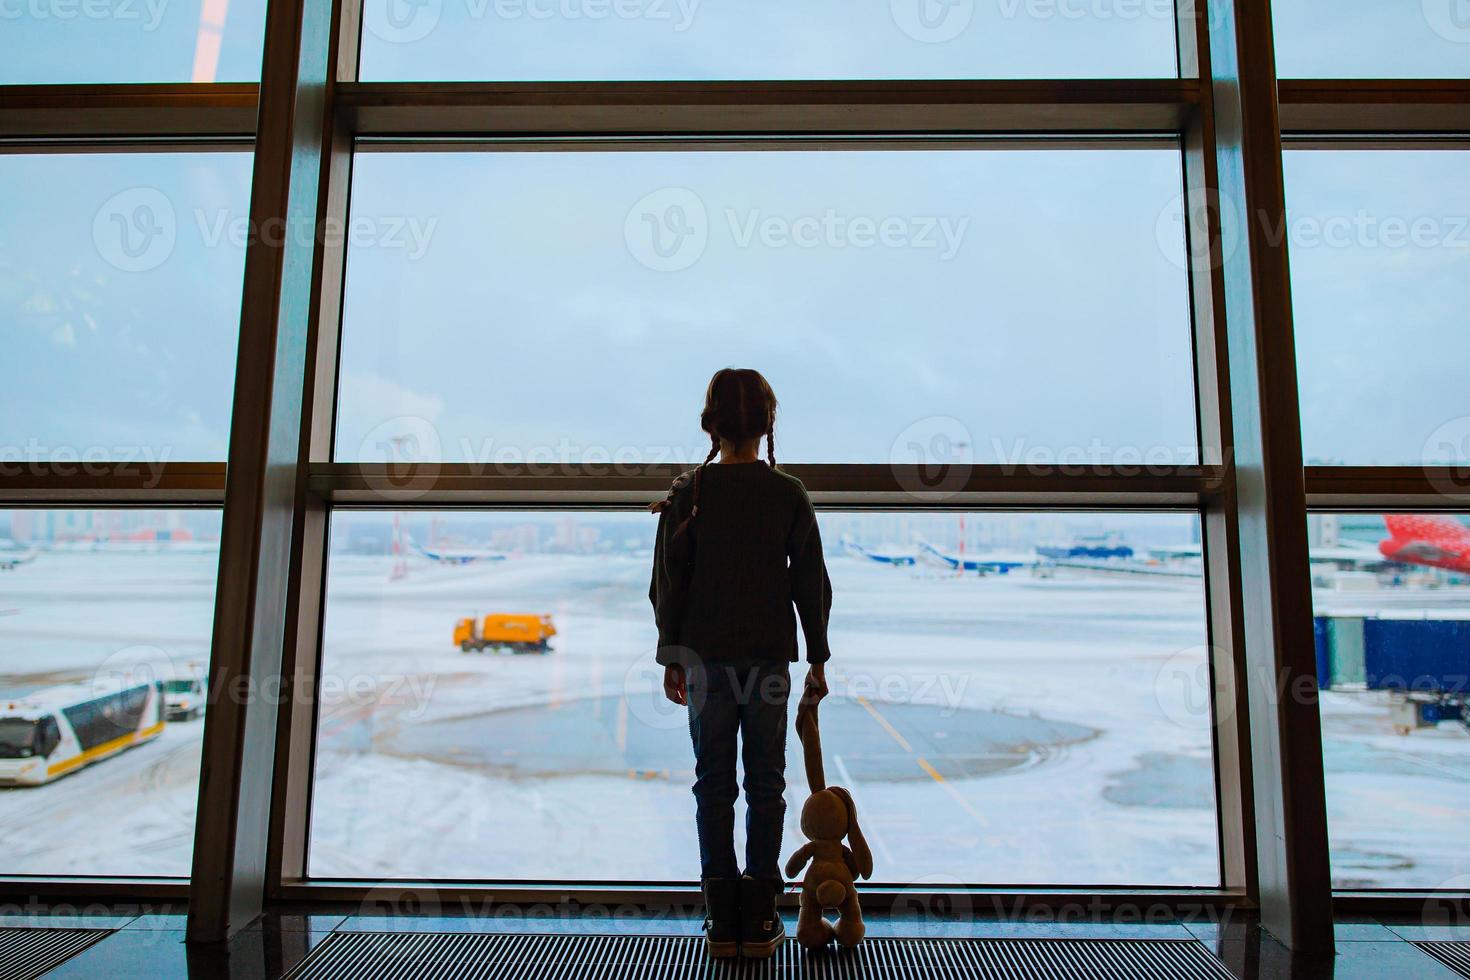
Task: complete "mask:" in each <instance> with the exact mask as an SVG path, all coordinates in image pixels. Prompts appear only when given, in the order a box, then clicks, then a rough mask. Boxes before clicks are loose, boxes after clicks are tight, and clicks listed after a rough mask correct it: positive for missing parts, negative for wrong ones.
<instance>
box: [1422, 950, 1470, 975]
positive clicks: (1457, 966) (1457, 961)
mask: <svg viewBox="0 0 1470 980" xmlns="http://www.w3.org/2000/svg"><path fill="white" fill-rule="evenodd" d="M1414 945H1415V946H1418V947H1419V948H1420V949H1422V950H1424V952H1426V953H1428V954H1429V955H1430V956H1433V957H1434V958H1435V959H1437V960H1439V961H1440V962H1441V963H1443V964H1444V965H1445V966H1447V967H1449V968H1450V969H1451V970H1454V971H1455V972H1456V973H1458V974H1459V975H1460V976H1462V977H1470V942H1419V943H1415V944H1414Z"/></svg>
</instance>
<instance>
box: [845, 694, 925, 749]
mask: <svg viewBox="0 0 1470 980" xmlns="http://www.w3.org/2000/svg"><path fill="white" fill-rule="evenodd" d="M857 703H858V704H860V705H862V706H863V707H864V708H866V709H868V714H870V715H872V716H873V719H874V720H875V721H877V722H878V724H880V725H882V726H883V730H884V731H886V732H887V733H888V734H889V735H892V736H893V740H894V741H895V742H897V743H898V744H899V745H902V746H903V750H904V751H905V752H912V751H914V747H913V746H912V745H910V744H909V743H908V740H907V739H906V738H904V737H903V736H902V735H900V734H899V733H898V729H896V728H894V727H893V726H892V725H890V724H889V723H888V719H887V718H884V717H883V716H882V715H880V714H879V713H878V709H877V708H875V707H873V706H872V705H871V704H869V703H868V699H867V698H865V697H863V696H862V695H861V694H859V695H858V696H857Z"/></svg>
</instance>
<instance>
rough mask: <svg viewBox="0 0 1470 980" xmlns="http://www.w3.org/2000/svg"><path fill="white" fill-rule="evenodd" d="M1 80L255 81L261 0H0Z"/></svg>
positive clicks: (261, 23)
mask: <svg viewBox="0 0 1470 980" xmlns="http://www.w3.org/2000/svg"><path fill="white" fill-rule="evenodd" d="M0 23H3V30H4V33H3V37H4V42H3V44H0V52H3V56H0V85H42V84H53V85H54V84H83V83H109V82H254V81H259V80H260V59H261V51H262V39H263V37H264V34H265V0H0Z"/></svg>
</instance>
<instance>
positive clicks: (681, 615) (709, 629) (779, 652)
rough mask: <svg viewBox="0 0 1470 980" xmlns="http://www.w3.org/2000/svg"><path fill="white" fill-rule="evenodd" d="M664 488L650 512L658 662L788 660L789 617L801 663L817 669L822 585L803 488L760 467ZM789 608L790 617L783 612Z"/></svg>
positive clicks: (715, 470) (823, 652)
mask: <svg viewBox="0 0 1470 980" xmlns="http://www.w3.org/2000/svg"><path fill="white" fill-rule="evenodd" d="M699 480H700V488H699V514H698V516H696V517H695V518H694V520H693V521H691V522H690V523H689V526H688V528H686V529H685V531H684V533H683V534H678V535H676V534H675V533H674V531H675V530H676V529H677V528H678V527H679V525H680V523H682V522H683V520H684V518H686V517H688V516H689V512H690V510H691V509H692V507H693V499H694V480H693V473H692V471H691V472H690V473H686V474H685V475H684V476H681V477H680V478H679V479H678V480H677V481H675V483H674V490H673V499H672V501H671V503H670V505H669V506H668V507H667V508H665V509H664V511H663V513H662V514H660V515H659V521H658V541H657V543H656V544H655V546H654V552H653V582H652V583H651V584H650V585H649V587H648V598H649V600H650V601H651V602H652V603H653V612H654V620H655V621H656V622H657V623H658V662H659V663H661V664H664V665H668V664H675V663H679V664H684V665H686V666H687V665H689V664H691V663H737V664H744V663H754V662H760V661H794V660H796V659H797V655H796V615H795V613H796V612H799V613H800V614H801V627H802V633H803V634H804V636H805V638H806V658H807V660H808V661H810V662H811V663H823V662H825V661H826V660H827V659H828V658H829V657H830V656H831V653H830V652H829V651H828V649H827V617H828V614H829V613H830V612H831V609H832V583H831V582H830V581H829V580H828V579H827V566H826V563H825V562H824V561H823V560H822V538H821V535H820V534H819V533H818V531H817V517H816V514H815V512H813V510H812V502H811V499H810V498H809V497H808V496H807V493H806V488H805V487H803V486H802V485H801V481H800V480H798V479H796V478H795V477H791V476H787V475H786V474H785V473H782V472H781V471H780V470H775V469H772V468H771V467H769V466H767V465H766V464H765V463H715V464H712V465H707V466H705V467H704V470H703V472H702V473H701V474H700V477H699ZM793 607H794V610H795V612H793Z"/></svg>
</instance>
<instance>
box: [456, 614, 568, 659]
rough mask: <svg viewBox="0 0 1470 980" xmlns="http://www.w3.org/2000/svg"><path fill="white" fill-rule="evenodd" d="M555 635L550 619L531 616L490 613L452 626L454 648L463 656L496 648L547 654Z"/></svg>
mask: <svg viewBox="0 0 1470 980" xmlns="http://www.w3.org/2000/svg"><path fill="white" fill-rule="evenodd" d="M555 635H556V626H555V625H553V624H552V622H551V617H550V616H537V615H535V614H534V613H491V614H490V615H489V616H486V617H485V618H484V619H483V620H476V619H474V618H473V617H471V618H468V619H461V620H460V621H459V622H457V623H455V624H454V645H455V646H457V647H459V648H460V650H461V651H463V652H465V653H472V652H475V651H483V650H487V649H491V648H495V649H505V650H509V651H510V652H511V653H540V654H546V653H550V652H551V646H550V644H549V643H548V641H549V640H550V639H551V638H552V637H553V636H555Z"/></svg>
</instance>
